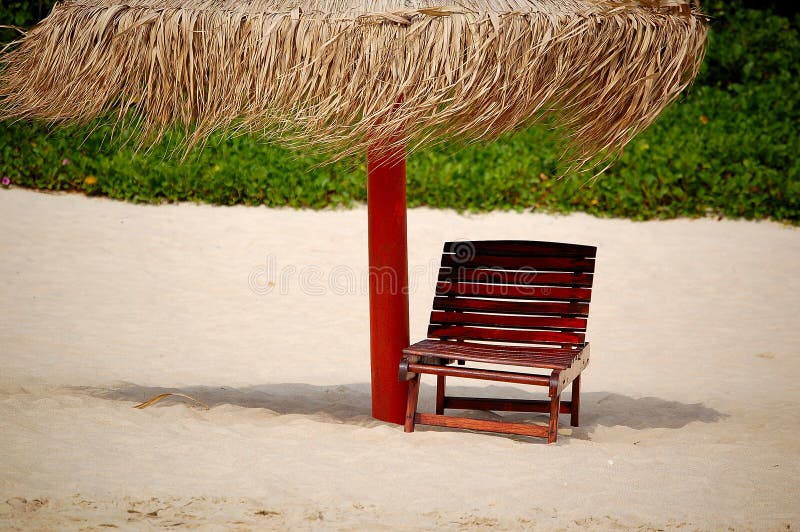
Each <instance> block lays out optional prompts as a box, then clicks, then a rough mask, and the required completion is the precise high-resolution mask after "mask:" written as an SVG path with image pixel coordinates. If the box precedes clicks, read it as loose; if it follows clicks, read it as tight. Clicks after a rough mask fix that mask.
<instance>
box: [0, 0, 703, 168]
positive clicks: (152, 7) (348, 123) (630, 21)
mask: <svg viewBox="0 0 800 532" xmlns="http://www.w3.org/2000/svg"><path fill="white" fill-rule="evenodd" d="M706 33H707V19H706V17H704V16H703V15H702V14H701V13H700V11H699V8H698V7H697V5H696V2H695V3H694V4H690V3H689V1H688V0H507V1H505V2H492V1H489V0H469V1H460V2H457V3H456V2H441V1H435V0H434V1H431V0H407V1H402V2H401V1H399V0H370V1H366V2H341V1H339V0H314V1H312V0H292V1H289V0H250V1H244V0H215V1H211V0H130V1H126V2H120V1H119V0H92V1H88V0H77V1H71V2H70V1H68V2H65V3H61V4H57V5H56V7H55V8H54V9H53V12H52V13H51V14H50V16H48V17H47V18H46V19H45V20H44V21H42V22H41V23H40V24H39V25H37V26H35V27H34V28H32V29H31V30H30V31H29V32H28V33H27V34H26V35H25V36H24V37H23V38H21V39H20V40H19V41H18V42H17V43H16V44H15V46H13V47H12V48H11V49H10V50H9V51H7V52H6V53H5V54H3V55H2V56H0V63H3V64H4V68H3V69H2V71H0V118H44V119H48V120H55V121H66V122H85V121H87V120H91V119H94V118H97V117H102V116H106V115H108V114H109V113H113V114H112V115H111V119H112V120H113V121H114V122H115V123H116V124H118V125H119V124H123V123H124V121H125V120H126V117H128V116H129V112H132V116H133V117H134V119H135V130H136V131H138V132H139V133H140V134H141V136H140V138H141V139H142V142H155V141H157V140H158V139H160V138H161V137H163V136H164V135H165V134H166V133H167V132H168V131H169V129H170V128H172V127H174V126H176V125H178V126H180V127H184V128H185V129H186V133H187V140H186V144H187V148H188V147H190V146H193V145H196V144H202V142H203V141H204V139H206V138H207V136H208V135H209V134H210V133H211V132H213V131H215V130H224V131H228V132H231V133H257V134H261V135H262V136H264V137H266V138H267V139H281V140H283V141H284V142H286V143H289V144H292V145H304V144H307V143H309V142H311V143H313V144H316V147H317V148H321V149H322V150H323V151H325V152H327V153H328V154H329V155H330V156H331V158H332V159H338V158H343V157H346V156H349V155H352V154H356V153H362V152H363V151H364V150H365V148H366V146H367V145H368V144H369V143H370V142H374V141H375V140H376V139H387V141H388V142H392V141H393V142H396V143H399V142H404V140H403V139H404V138H405V140H407V141H408V145H409V146H410V147H411V149H418V148H419V147H420V146H421V145H431V144H436V143H438V142H441V141H442V140H444V139H447V138H457V139H461V140H464V141H473V140H479V139H491V138H494V137H497V136H499V135H501V134H503V133H506V132H508V131H511V130H513V129H515V128H518V127H525V126H528V125H531V124H533V123H536V122H541V121H543V120H546V121H547V123H548V124H550V125H553V126H554V127H555V128H557V129H558V130H559V131H560V132H561V134H563V135H564V136H565V137H566V139H567V141H568V142H567V145H568V146H569V150H570V154H569V155H570V156H571V158H572V159H573V160H575V161H576V162H577V164H578V165H579V166H583V165H586V163H587V162H590V161H594V160H595V159H594V157H595V155H596V154H597V153H602V154H603V155H602V156H601V158H602V159H604V160H610V159H612V158H614V157H615V156H617V155H619V154H620V153H621V151H622V149H623V147H624V146H625V145H626V144H627V143H628V142H629V141H630V140H631V138H632V137H633V136H634V135H635V134H636V133H637V132H638V131H641V130H642V129H644V128H645V127H647V126H648V125H649V124H650V123H652V122H653V120H654V119H655V118H656V117H657V116H658V114H659V113H660V112H661V111H662V110H663V109H664V107H665V106H667V105H668V104H669V103H670V102H672V101H674V100H675V99H676V98H677V96H678V94H679V93H680V92H681V91H682V90H683V89H684V88H685V87H686V86H687V85H688V84H689V83H691V81H692V80H693V79H694V78H695V76H696V74H697V71H698V68H699V65H700V63H701V61H702V57H703V54H704V50H705V41H706ZM400 133H403V134H402V135H400ZM388 139H393V140H388Z"/></svg>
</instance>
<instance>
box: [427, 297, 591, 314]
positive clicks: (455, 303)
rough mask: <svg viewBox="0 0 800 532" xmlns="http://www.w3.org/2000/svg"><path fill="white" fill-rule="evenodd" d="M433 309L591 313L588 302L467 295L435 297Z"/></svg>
mask: <svg viewBox="0 0 800 532" xmlns="http://www.w3.org/2000/svg"><path fill="white" fill-rule="evenodd" d="M433 309H434V310H461V311H475V312H483V313H501V314H526V315H541V316H588V314H589V304H588V303H543V302H531V301H524V300H518V301H497V300H491V299H472V298H466V297H464V298H462V297H434V298H433Z"/></svg>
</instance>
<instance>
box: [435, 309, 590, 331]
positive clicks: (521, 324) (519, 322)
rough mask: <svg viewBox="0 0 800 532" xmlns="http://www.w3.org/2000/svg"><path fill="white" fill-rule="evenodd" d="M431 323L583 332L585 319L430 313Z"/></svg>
mask: <svg viewBox="0 0 800 532" xmlns="http://www.w3.org/2000/svg"><path fill="white" fill-rule="evenodd" d="M431 323H440V324H453V325H492V326H495V327H511V328H514V329H553V330H565V331H585V330H586V318H561V317H556V316H505V315H501V314H475V313H471V312H444V311H436V310H434V311H433V312H431Z"/></svg>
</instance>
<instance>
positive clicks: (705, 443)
mask: <svg viewBox="0 0 800 532" xmlns="http://www.w3.org/2000/svg"><path fill="white" fill-rule="evenodd" d="M0 212H2V219H1V220H0V250H2V260H0V364H1V366H0V368H2V369H0V529H8V528H11V529H14V528H16V527H18V528H21V529H31V528H34V529H43V528H45V529H46V528H52V529H79V528H84V527H85V528H87V529H91V528H92V527H95V528H97V529H99V528H106V527H108V526H110V525H115V526H118V527H122V528H125V527H127V528H132V529H139V528H142V527H148V526H149V527H159V526H169V525H180V526H193V527H198V526H199V527H204V528H208V529H220V528H237V527H238V528H241V529H256V528H257V529H262V528H314V529H364V528H367V529H381V528H412V527H414V528H445V529H459V528H481V527H497V528H500V529H516V528H531V529H542V530H544V529H552V528H554V527H559V528H567V529H569V528H585V527H586V528H599V529H608V528H614V527H619V528H634V527H645V528H654V529H672V528H682V529H689V530H693V529H726V528H727V527H732V528H734V529H737V530H739V529H757V530H786V529H788V528H789V527H791V528H792V529H796V528H797V527H798V526H800V505H799V504H800V480H799V479H800V465H799V460H798V459H800V436H799V434H800V433H799V432H798V431H800V406H798V405H800V384H798V382H800V348H799V347H798V346H799V345H800V327H798V326H799V325H800V318H798V316H799V315H800V276H798V270H799V269H800V268H798V267H799V266H800V232H799V231H798V230H797V229H796V228H790V227H785V226H782V225H779V224H775V223H751V222H735V221H722V222H719V221H715V220H695V221H688V220H678V221H669V222H649V223H632V222H628V221H620V220H602V219H596V218H591V217H589V216H582V215H576V216H568V217H555V216H545V215H539V214H514V213H495V214H488V215H480V216H461V215H458V214H455V213H453V212H442V211H433V210H427V209H415V210H412V211H411V212H410V213H409V244H410V254H411V256H410V262H411V267H412V279H415V280H416V286H414V287H412V290H413V293H412V296H411V323H412V338H413V339H415V340H416V339H420V338H421V336H422V335H423V333H424V330H425V325H426V322H427V317H428V313H429V311H430V303H431V296H432V291H433V282H432V275H433V272H434V271H435V266H436V263H437V261H438V256H439V252H440V248H441V243H442V242H443V241H445V240H451V239H459V238H473V239H481V238H488V239H491V238H504V239H505V238H509V239H514V238H520V239H536V240H558V241H571V242H578V243H586V244H595V245H598V246H599V254H598V267H597V280H596V282H595V292H594V301H593V305H592V315H591V317H590V330H589V338H590V340H591V342H592V346H593V347H592V356H593V359H592V364H591V365H590V366H589V368H588V369H587V371H586V373H584V390H585V392H584V398H583V416H582V421H583V426H582V427H580V428H578V429H574V430H573V431H572V434H571V435H567V434H566V433H567V432H569V431H568V430H565V434H563V435H562V436H560V438H559V442H558V444H557V445H551V446H548V445H545V444H544V443H542V440H529V439H525V438H518V437H503V436H497V435H490V434H476V433H469V432H459V431H443V430H434V429H429V428H424V427H423V428H420V429H419V430H418V431H417V432H416V433H415V434H413V435H406V434H404V433H403V431H402V428H401V427H397V426H394V425H388V424H384V423H381V422H378V421H375V420H373V419H371V418H370V417H369V408H370V399H369V385H368V382H369V362H368V361H369V354H368V345H369V344H368V322H367V318H368V315H367V296H366V293H365V287H364V284H363V282H362V281H360V280H359V276H363V273H364V271H365V264H366V213H365V210H364V209H363V208H359V209H355V210H352V211H328V212H305V211H300V212H298V211H291V210H269V209H265V208H214V207H208V206H195V205H169V206H158V207H155V206H135V205H130V204H125V203H119V202H113V201H108V200H102V199H88V198H85V197H82V196H75V195H46V194H39V193H34V192H29V191H22V190H8V191H5V190H0ZM268 256H269V257H270V258H268ZM268 264H269V265H271V268H272V271H271V272H265V268H266V267H267V265H268ZM291 267H295V268H296V273H294V274H292V275H289V274H288V272H290V271H291ZM276 271H278V272H282V274H283V275H284V279H283V280H281V279H280V278H279V277H278V276H277V275H275V272H276ZM313 272H318V273H317V274H314V273H313ZM300 273H302V275H303V277H302V279H301V278H300V277H299V274H300ZM314 275H318V276H319V278H318V279H317V280H316V281H315V280H314ZM348 275H350V276H351V277H352V278H353V279H355V280H354V283H353V284H354V286H353V287H352V289H350V290H349V291H347V292H348V293H341V292H342V290H339V289H334V288H335V287H332V286H331V283H330V282H329V281H330V278H331V277H333V278H334V280H335V281H336V282H334V283H333V284H334V285H336V283H337V282H338V283H341V281H343V280H345V279H347V278H348ZM270 279H272V282H274V283H275V286H273V287H272V292H271V293H269V294H262V295H259V294H258V293H256V292H257V291H254V290H253V287H252V285H254V284H255V286H256V287H258V286H261V287H264V286H266V282H267V281H268V280H270ZM336 286H339V288H341V286H340V285H336ZM281 292H283V293H281ZM315 292H316V293H315ZM430 384H431V381H430V380H429V381H427V385H426V386H424V388H423V392H422V393H423V398H422V407H423V408H426V409H430V407H431V402H432V392H433V389H432V387H431V386H430ZM457 384H458V385H459V386H460V387H463V389H462V390H461V391H462V393H477V392H479V391H480V389H479V388H475V386H482V385H481V384H480V383H477V384H476V383H457ZM468 386H469V387H468ZM490 388H491V389H492V390H493V391H496V392H502V393H505V394H508V395H511V396H518V397H521V396H523V395H522V394H523V393H524V392H523V391H522V389H521V388H519V387H514V386H510V385H509V386H506V385H500V386H490ZM165 390H171V391H179V392H182V393H186V394H189V395H191V396H193V397H195V398H197V399H199V400H201V401H204V402H205V403H207V404H209V405H210V406H211V408H210V410H203V409H201V408H198V407H197V406H194V405H191V404H190V403H188V402H186V401H183V400H180V399H174V398H173V399H167V400H165V401H163V402H162V403H160V404H158V405H156V406H153V407H151V408H149V409H146V410H135V409H133V408H131V407H132V406H133V405H134V404H136V402H139V401H141V400H143V399H146V398H148V397H151V396H153V395H155V394H156V393H158V392H161V391H165ZM535 391H537V392H538V390H535ZM565 417H566V416H565ZM562 427H563V428H564V429H567V428H568V425H567V420H566V419H564V420H563V421H562Z"/></svg>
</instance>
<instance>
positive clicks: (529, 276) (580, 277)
mask: <svg viewBox="0 0 800 532" xmlns="http://www.w3.org/2000/svg"><path fill="white" fill-rule="evenodd" d="M593 280H594V275H592V274H591V273H582V274H577V275H576V274H574V273H569V272H566V273H565V272H532V271H522V272H517V271H509V270H491V269H474V268H462V267H450V266H447V267H445V268H442V269H440V270H439V281H461V282H478V283H489V284H498V285H503V284H516V285H534V286H585V287H591V286H592V281H593Z"/></svg>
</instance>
